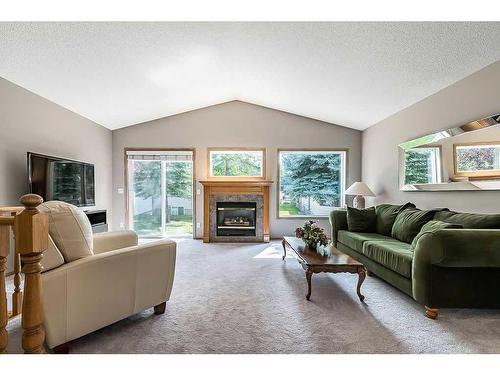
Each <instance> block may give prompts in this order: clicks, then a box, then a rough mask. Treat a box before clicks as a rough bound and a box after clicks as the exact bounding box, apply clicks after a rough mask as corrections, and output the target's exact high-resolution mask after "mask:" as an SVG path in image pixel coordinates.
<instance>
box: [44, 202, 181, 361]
mask: <svg viewBox="0 0 500 375" xmlns="http://www.w3.org/2000/svg"><path fill="white" fill-rule="evenodd" d="M39 209H40V211H41V212H44V213H46V214H47V215H48V217H49V235H50V238H49V248H48V249H47V250H46V251H45V252H44V257H43V259H42V262H41V263H42V268H43V270H42V272H43V273H42V298H43V306H44V315H45V319H44V326H45V331H46V344H47V346H48V347H49V348H51V349H54V351H55V352H68V351H69V342H70V341H71V340H74V339H76V338H78V337H81V336H84V335H86V334H88V333H90V332H93V331H95V330H98V329H100V328H102V327H105V326H107V325H109V324H112V323H114V322H117V321H119V320H121V319H124V318H126V317H128V316H130V315H133V314H135V313H138V312H140V311H142V310H145V309H147V308H150V307H154V312H155V314H162V313H163V312H164V311H165V306H166V301H168V299H169V298H170V292H171V290H172V284H173V280H174V271H175V256H176V244H175V242H173V241H170V240H161V241H156V242H151V243H147V244H143V245H138V240H137V234H136V233H135V232H133V231H118V232H109V233H100V234H95V235H94V234H92V228H91V226H90V222H89V220H88V218H87V216H86V215H85V213H84V212H83V211H81V210H80V209H78V208H77V207H75V206H73V205H70V204H67V203H63V202H56V201H50V202H46V203H44V204H42V205H41V206H39Z"/></svg>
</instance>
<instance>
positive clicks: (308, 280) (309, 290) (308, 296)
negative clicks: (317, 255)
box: [306, 268, 313, 301]
mask: <svg viewBox="0 0 500 375" xmlns="http://www.w3.org/2000/svg"><path fill="white" fill-rule="evenodd" d="M312 275H313V272H312V270H311V269H310V268H308V269H307V270H306V279H307V294H306V299H307V300H308V301H309V300H310V299H311V279H312Z"/></svg>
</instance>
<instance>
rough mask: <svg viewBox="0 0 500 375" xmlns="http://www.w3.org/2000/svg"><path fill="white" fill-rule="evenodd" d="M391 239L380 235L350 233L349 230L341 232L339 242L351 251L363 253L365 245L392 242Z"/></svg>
mask: <svg viewBox="0 0 500 375" xmlns="http://www.w3.org/2000/svg"><path fill="white" fill-rule="evenodd" d="M391 239H392V238H391V237H387V236H382V235H381V234H378V233H359V232H349V231H347V230H339V233H338V241H339V242H340V243H342V244H344V245H346V246H349V247H350V248H351V249H353V250H356V251H357V252H359V253H361V252H362V251H363V243H364V242H365V241H373V240H391Z"/></svg>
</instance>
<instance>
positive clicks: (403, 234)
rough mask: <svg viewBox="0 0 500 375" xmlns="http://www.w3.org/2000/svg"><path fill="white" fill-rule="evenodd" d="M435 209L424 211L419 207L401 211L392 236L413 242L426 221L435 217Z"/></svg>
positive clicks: (393, 227)
mask: <svg viewBox="0 0 500 375" xmlns="http://www.w3.org/2000/svg"><path fill="white" fill-rule="evenodd" d="M434 213H435V210H431V211H422V210H419V209H418V208H407V209H406V210H403V211H401V212H400V213H399V214H398V216H396V220H395V221H394V225H393V226H392V232H391V236H392V237H394V238H395V239H397V240H400V241H403V242H406V243H411V242H412V241H413V239H414V238H415V236H416V235H417V234H418V232H420V229H422V227H423V226H424V224H425V223H427V222H428V221H431V220H432V219H433V218H434Z"/></svg>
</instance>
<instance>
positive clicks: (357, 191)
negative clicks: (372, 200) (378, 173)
mask: <svg viewBox="0 0 500 375" xmlns="http://www.w3.org/2000/svg"><path fill="white" fill-rule="evenodd" d="M344 194H345V195H362V196H364V197H374V196H375V194H373V191H371V190H370V188H369V187H368V186H367V185H366V184H365V183H364V182H359V181H358V182H355V183H354V184H352V185H351V186H349V188H348V189H347V190H346V191H345V193H344Z"/></svg>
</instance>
